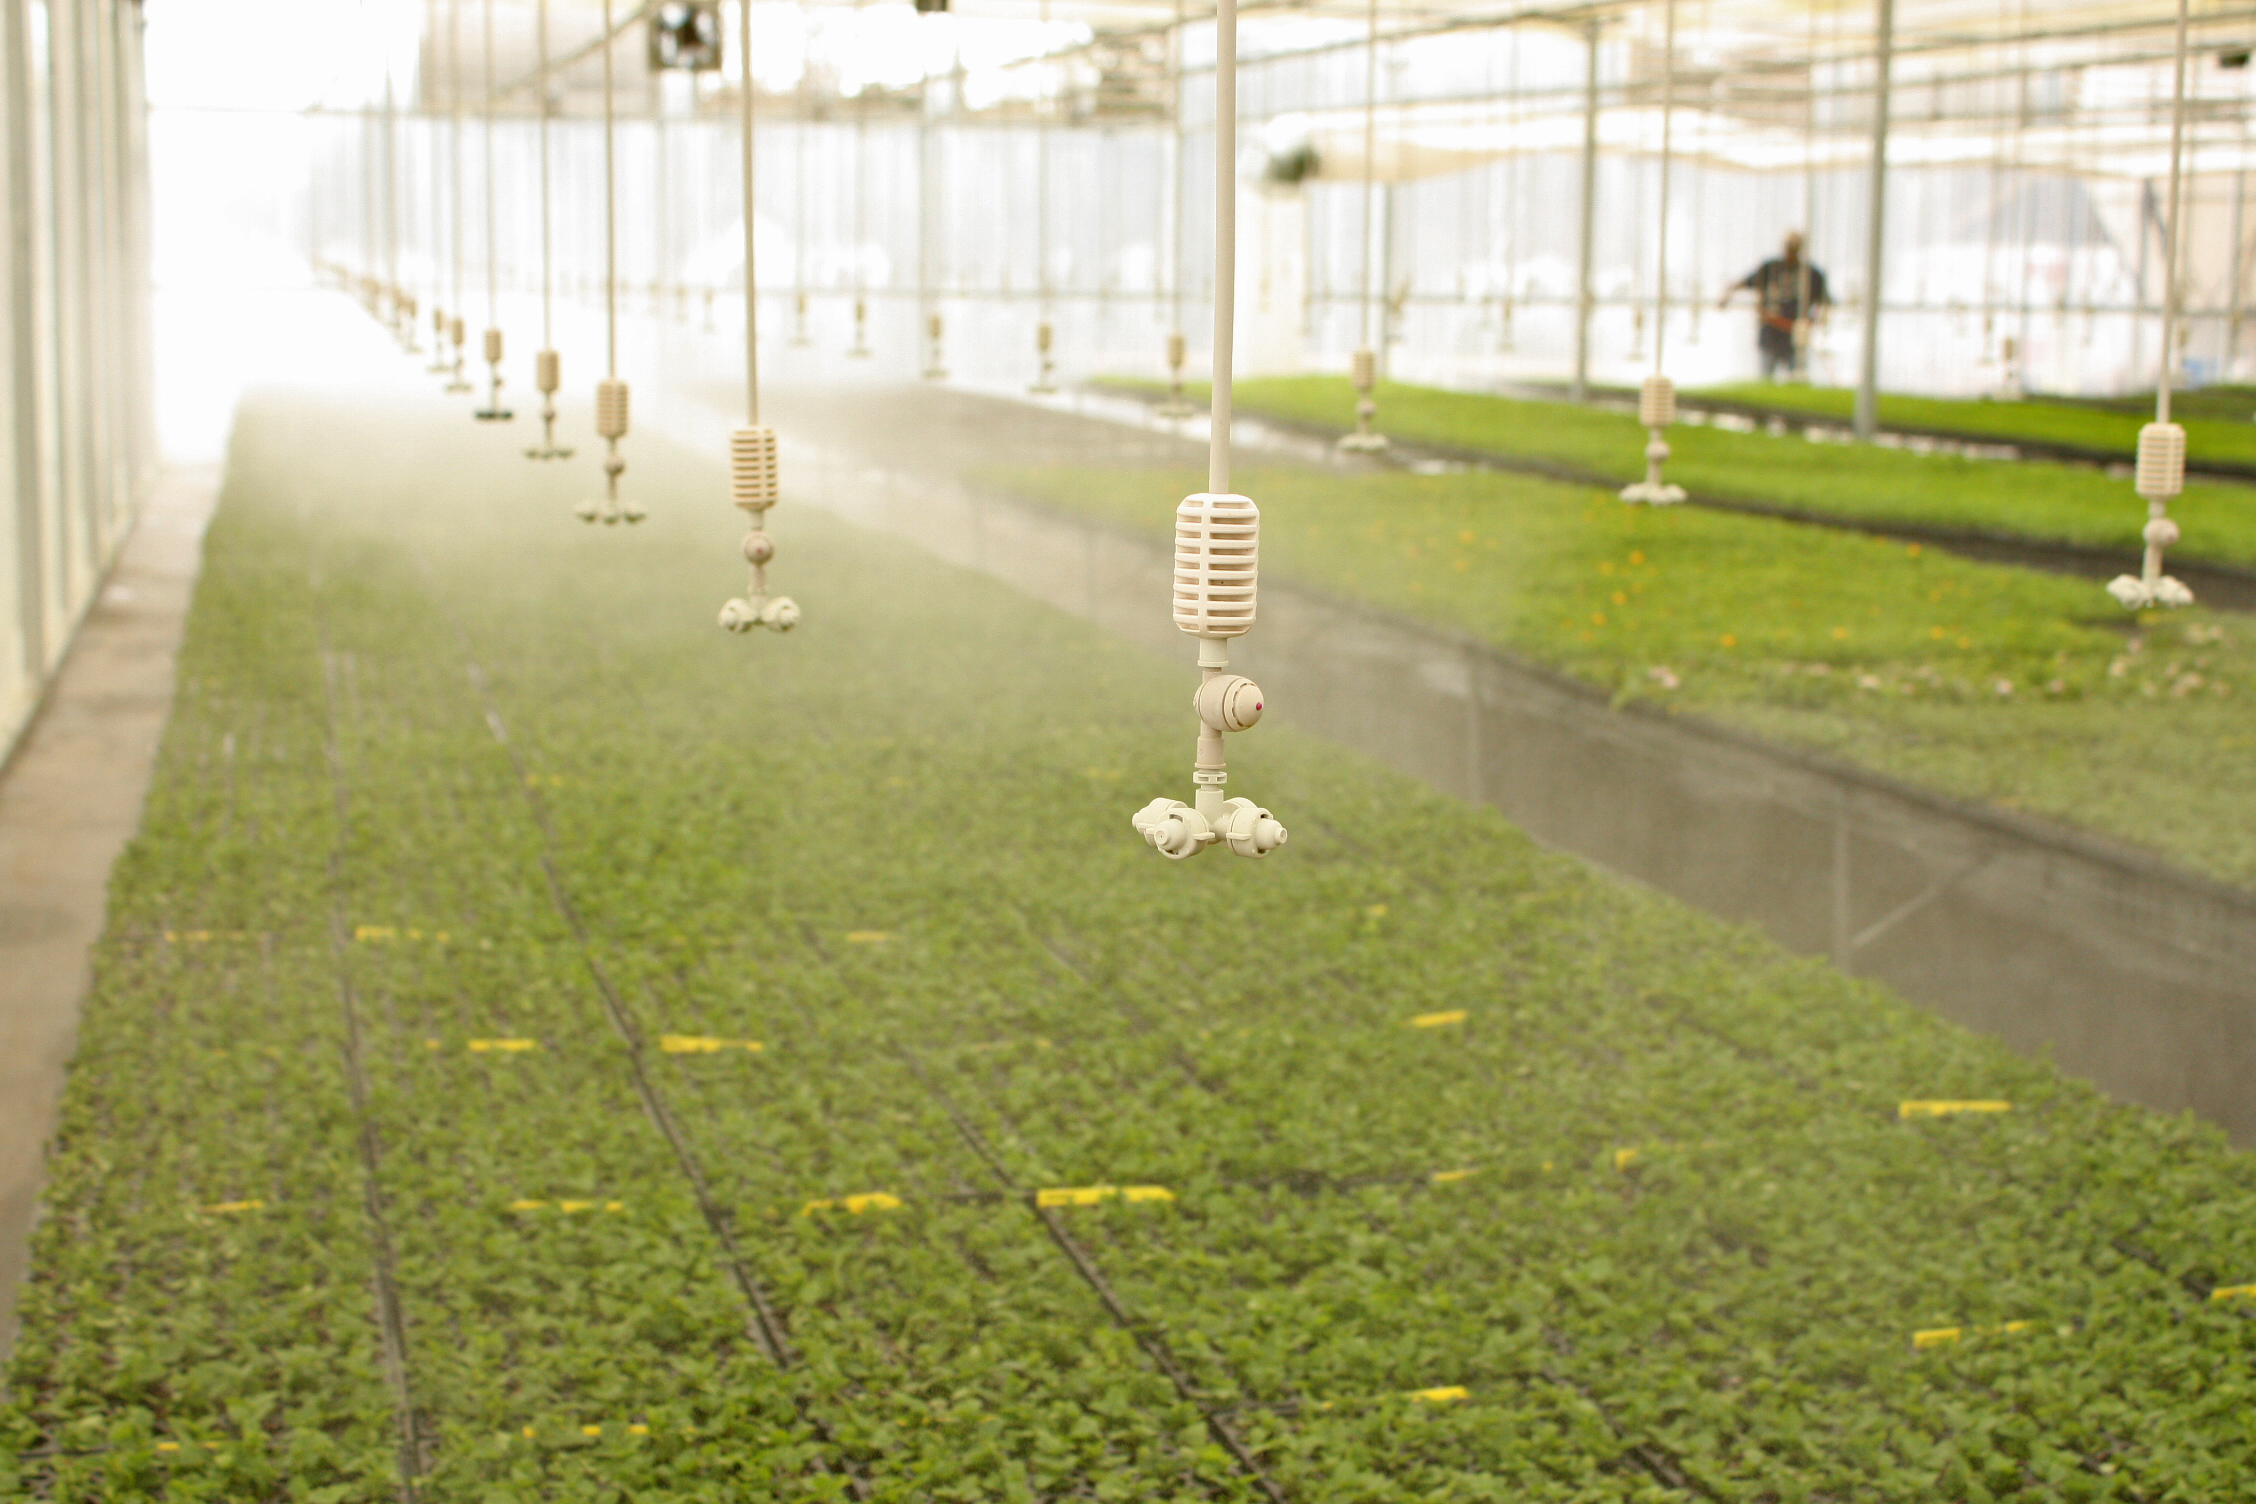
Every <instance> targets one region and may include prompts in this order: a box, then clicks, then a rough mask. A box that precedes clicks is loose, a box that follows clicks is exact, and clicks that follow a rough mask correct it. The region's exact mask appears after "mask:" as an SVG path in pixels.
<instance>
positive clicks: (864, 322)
mask: <svg viewBox="0 0 2256 1504" xmlns="http://www.w3.org/2000/svg"><path fill="white" fill-rule="evenodd" d="M846 353H847V354H848V355H850V356H852V357H853V358H854V359H856V360H867V359H869V353H870V347H869V301H868V300H867V299H866V298H860V297H857V298H855V299H854V345H853V348H852V349H850V350H848V351H847V352H846Z"/></svg>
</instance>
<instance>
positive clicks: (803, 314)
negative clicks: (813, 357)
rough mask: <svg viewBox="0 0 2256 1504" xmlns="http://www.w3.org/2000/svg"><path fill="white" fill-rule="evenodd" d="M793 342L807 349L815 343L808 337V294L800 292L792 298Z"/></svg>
mask: <svg viewBox="0 0 2256 1504" xmlns="http://www.w3.org/2000/svg"><path fill="white" fill-rule="evenodd" d="M791 320H792V323H791V343H792V345H793V347H794V348H796V349H801V350H803V349H805V348H806V347H807V346H809V345H811V344H813V343H814V341H813V340H811V339H809V338H808V337H807V295H806V294H805V293H799V294H797V295H795V296H794V297H793V298H792V300H791Z"/></svg>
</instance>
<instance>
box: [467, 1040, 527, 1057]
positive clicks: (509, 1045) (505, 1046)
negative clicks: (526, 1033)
mask: <svg viewBox="0 0 2256 1504" xmlns="http://www.w3.org/2000/svg"><path fill="white" fill-rule="evenodd" d="M539 1048H540V1045H539V1044H538V1043H537V1042H535V1041H534V1040H530V1039H473V1040H471V1041H470V1053H471V1054H473V1055H488V1054H499V1055H521V1054H523V1053H524V1052H525V1051H527V1050H537V1049H539Z"/></svg>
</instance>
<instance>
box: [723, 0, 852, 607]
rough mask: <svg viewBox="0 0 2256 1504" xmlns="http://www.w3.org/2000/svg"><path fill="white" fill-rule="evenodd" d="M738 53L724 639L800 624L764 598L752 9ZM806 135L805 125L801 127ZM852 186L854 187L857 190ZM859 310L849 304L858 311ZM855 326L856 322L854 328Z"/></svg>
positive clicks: (770, 448) (770, 500) (766, 504)
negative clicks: (735, 527)
mask: <svg viewBox="0 0 2256 1504" xmlns="http://www.w3.org/2000/svg"><path fill="white" fill-rule="evenodd" d="M737 13H738V27H739V29H738V32H737V47H738V49H739V52H740V54H741V58H742V65H743V66H742V73H743V108H744V114H743V129H742V132H741V142H740V149H741V152H742V164H741V165H742V168H743V178H744V187H743V198H744V216H743V217H744V421H743V422H742V423H740V424H738V425H737V426H736V427H735V428H734V429H731V430H730V432H729V502H730V504H731V505H733V506H738V507H742V508H743V509H744V515H745V518H746V520H747V521H748V522H749V523H750V524H751V526H750V529H749V531H747V532H746V533H745V535H744V542H743V543H742V545H741V546H740V547H741V551H742V553H743V555H744V564H745V568H746V570H747V571H748V579H747V583H746V587H745V592H744V594H742V595H740V596H737V597H736V598H734V599H732V600H730V601H728V602H726V603H725V604H724V605H722V607H721V615H720V622H721V626H722V628H723V629H724V630H726V631H730V632H750V631H753V630H754V629H756V628H759V627H766V628H767V629H768V630H769V631H771V632H788V631H790V630H791V629H792V628H793V627H795V626H797V625H799V604H798V602H796V601H794V600H792V599H791V597H790V596H788V595H775V596H771V595H769V594H768V563H769V561H770V560H772V559H774V558H775V540H774V539H773V538H771V537H769V536H768V509H769V508H770V507H772V506H774V505H775V504H776V503H777V502H778V501H780V500H781V499H782V497H783V486H782V480H781V477H780V475H779V473H778V470H777V466H776V434H775V430H774V429H772V428H770V427H768V426H767V425H766V424H764V423H762V422H761V421H760V280H759V275H758V269H757V267H756V265H755V263H754V259H753V252H754V250H755V249H756V248H757V247H756V246H755V244H754V241H755V238H756V237H755V235H754V223H755V218H756V216H755V215H754V212H753V207H754V205H755V204H756V203H757V202H758V200H757V199H756V198H754V196H753V187H754V173H753V169H754V167H755V166H756V165H757V163H756V162H755V160H754V157H753V150H752V148H753V136H752V106H753V88H752V7H751V6H750V5H749V4H746V5H740V6H738V7H737ZM800 128H801V129H802V130H804V129H805V122H804V121H802V122H801V124H800ZM859 186H860V185H859V182H858V181H857V183H856V187H857V190H858V189H859ZM859 306H860V301H859V299H857V300H856V307H857V309H858V308H859ZM857 327H858V322H857Z"/></svg>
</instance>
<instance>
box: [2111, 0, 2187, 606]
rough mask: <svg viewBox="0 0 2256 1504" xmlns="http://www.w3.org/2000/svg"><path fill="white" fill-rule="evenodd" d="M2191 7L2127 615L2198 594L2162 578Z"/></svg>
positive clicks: (2176, 435) (2181, 36)
mask: <svg viewBox="0 0 2256 1504" xmlns="http://www.w3.org/2000/svg"><path fill="white" fill-rule="evenodd" d="M2186 3H2187V0H2178V39H2177V40H2178V45H2177V60H2176V72H2177V76H2176V80H2175V84H2174V92H2173V94H2172V97H2171V101H2170V202H2169V209H2168V213H2169V219H2168V221H2167V223H2166V224H2165V225H2164V227H2163V236H2162V241H2163V244H2162V251H2163V256H2164V258H2165V259H2164V265H2163V271H2162V369H2161V372H2160V374H2159V375H2158V376H2157V377H2156V379H2155V385H2154V421H2153V422H2152V423H2149V424H2147V425H2146V426H2145V427H2144V428H2142V429H2140V430H2139V441H2138V479H2137V482H2136V485H2137V490H2138V494H2139V495H2140V496H2142V497H2144V498H2145V499H2146V526H2145V528H2144V529H2142V530H2141V532H2140V538H2141V540H2142V541H2143V542H2144V543H2145V544H2146V555H2145V559H2144V561H2143V562H2142V564H2141V566H2140V569H2139V572H2138V573H2137V574H2135V575H2129V574H2122V575H2117V576H2116V577H2115V578H2114V579H2112V580H2110V581H2108V583H2107V593H2108V594H2109V595H2112V596H2113V597H2115V599H2116V601H2117V602H2118V603H2119V604H2121V605H2122V606H2123V607H2124V608H2125V609H2126V610H2133V611H2136V610H2143V609H2146V608H2148V607H2152V606H2190V605H2192V604H2193V592H2192V591H2191V590H2188V589H2187V588H2186V587H2185V586H2184V585H2183V584H2182V583H2180V582H2179V581H2177V580H2175V579H2172V578H2171V577H2170V576H2168V575H2166V574H2164V573H2163V572H2162V553H2163V551H2164V550H2165V549H2167V548H2168V547H2169V546H2170V545H2171V544H2173V543H2175V542H2177V541H2178V525H2177V524H2176V523H2175V522H2172V521H2171V520H2170V498H2171V497H2173V496H2176V495H2178V494H2179V493H2180V492H2182V491H2183V490H2185V454H2186V436H2185V430H2184V429H2183V428H2181V427H2180V426H2178V425H2177V424H2175V423H2173V422H2171V421H2170V377H2171V374H2172V364H2173V359H2174V355H2175V346H2174V344H2173V341H2174V338H2175V336H2176V333H2177V327H2178V236H2179V233H2180V231H2181V229H2182V228H2183V222H2182V216H2183V214H2184V212H2185V199H2184V192H2185V184H2184V171H2183V169H2184V163H2185V103H2186Z"/></svg>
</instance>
